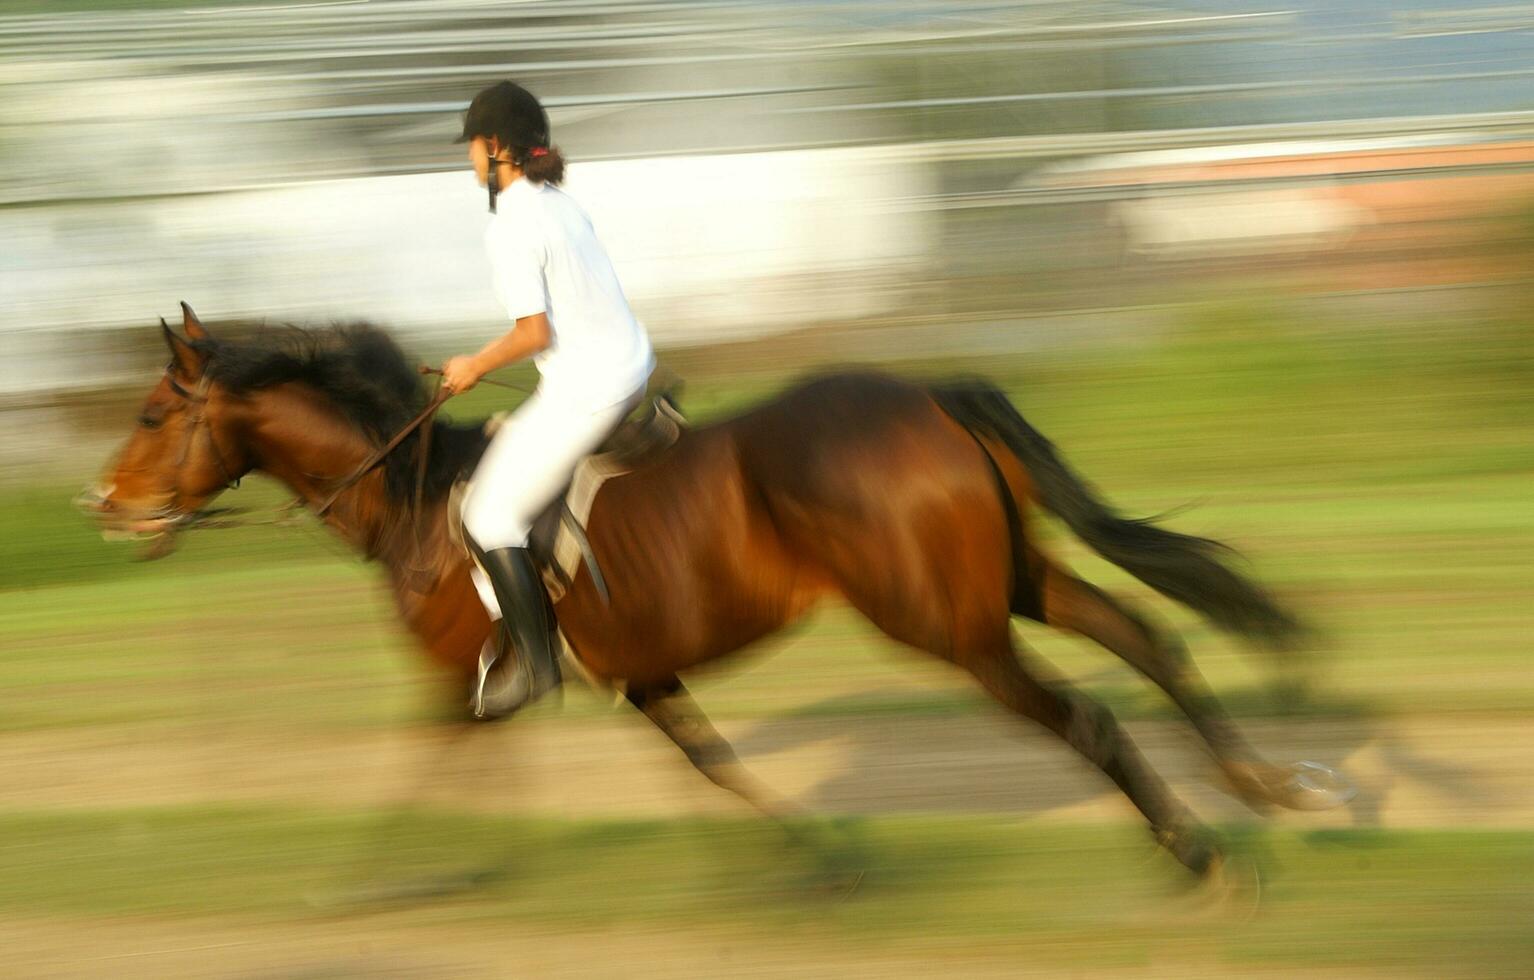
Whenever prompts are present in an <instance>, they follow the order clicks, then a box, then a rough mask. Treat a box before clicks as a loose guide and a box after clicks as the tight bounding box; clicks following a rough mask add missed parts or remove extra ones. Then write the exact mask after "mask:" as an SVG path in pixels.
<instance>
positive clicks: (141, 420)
mask: <svg viewBox="0 0 1534 980" xmlns="http://www.w3.org/2000/svg"><path fill="white" fill-rule="evenodd" d="M164 421H165V420H164V419H157V418H155V417H154V416H152V415H140V416H139V417H138V424H139V425H141V426H143V427H144V428H146V429H158V428H159V427H160V426H161V425H162V424H163V423H164Z"/></svg>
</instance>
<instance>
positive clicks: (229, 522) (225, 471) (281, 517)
mask: <svg viewBox="0 0 1534 980" xmlns="http://www.w3.org/2000/svg"><path fill="white" fill-rule="evenodd" d="M210 360H211V358H210ZM421 373H422V374H436V375H440V374H441V372H440V371H438V370H436V369H434V368H426V367H423V368H421ZM484 381H485V382H486V383H488V384H492V385H495V386H497V387H502V388H509V389H512V390H517V391H525V390H526V389H525V388H523V387H522V386H521V385H515V384H507V383H505V382H500V381H492V380H490V379H488V378H487V379H484ZM165 382H166V384H168V385H169V386H170V389H171V391H173V392H175V393H176V394H177V395H179V396H181V397H182V398H184V399H186V401H187V402H188V404H190V405H191V406H193V408H192V414H191V416H190V424H189V425H188V426H187V431H186V438H185V439H184V440H183V441H182V443H181V451H180V453H179V455H178V456H177V458H176V497H177V498H178V499H179V497H180V496H181V470H182V469H183V468H184V467H185V466H186V462H187V459H188V458H190V456H191V452H192V443H193V442H194V441H195V440H196V438H197V432H198V430H200V429H204V428H206V430H207V437H208V450H209V452H210V453H211V454H212V456H213V462H214V464H215V465H216V466H217V467H218V471H219V475H220V476H222V477H223V479H224V485H223V487H222V488H220V491H222V490H230V489H234V488H236V487H238V486H239V485H240V477H239V476H238V475H236V474H235V473H234V470H233V469H232V468H231V467H230V466H229V464H228V463H227V462H225V457H224V454H223V453H222V452H220V451H219V448H218V440H217V439H215V438H214V436H213V425H212V423H211V422H209V421H208V413H207V404H208V402H209V400H210V399H209V397H208V389H209V388H210V387H211V386H212V379H211V378H210V376H209V372H208V370H207V365H206V364H204V366H203V371H202V374H201V376H200V377H199V378H198V379H197V384H196V386H195V388H194V389H190V390H189V389H188V388H187V387H186V386H185V385H184V384H182V383H181V382H180V381H178V380H177V379H176V363H175V362H174V361H172V362H171V363H170V364H168V365H166V367H165ZM451 397H452V392H449V391H447V390H445V389H443V388H442V387H441V384H440V378H439V382H438V386H437V388H436V390H435V391H434V392H433V394H432V398H431V400H430V401H429V402H428V403H427V405H426V407H425V408H423V409H422V410H421V412H420V413H419V414H417V415H416V416H415V417H414V418H412V419H411V420H410V421H409V422H406V423H405V424H404V426H403V427H401V428H400V430H399V431H398V432H397V433H395V434H394V436H393V438H391V439H390V440H389V441H388V442H386V443H384V445H382V446H381V447H379V448H378V449H377V450H376V451H374V452H373V453H372V454H371V455H370V456H368V458H367V459H365V460H363V461H362V463H361V464H360V465H359V466H358V467H357V468H356V469H355V470H353V471H352V472H351V474H350V475H348V476H346V477H343V478H341V480H340V482H339V483H337V484H336V485H335V486H334V487H333V488H331V491H330V493H329V494H328V495H327V496H326V497H325V498H324V500H322V501H320V502H319V503H318V504H314V505H311V504H310V503H309V501H308V500H306V499H304V497H303V496H298V497H295V498H294V499H293V500H291V501H289V502H288V503H286V504H284V505H282V506H281V507H279V508H277V511H276V513H275V515H274V517H273V518H270V519H268V520H264V521H262V520H252V519H249V518H246V519H243V520H242V519H239V515H242V514H244V513H245V512H244V511H243V510H242V509H240V508H218V509H199V510H196V511H183V510H181V509H180V508H179V507H174V506H173V507H172V508H171V514H170V515H169V516H170V519H171V522H172V523H171V526H170V527H169V528H168V529H167V532H166V533H165V534H164V535H163V537H162V539H161V541H160V543H159V544H158V545H157V546H156V547H155V548H154V549H152V553H151V557H158V556H159V555H160V554H164V553H167V552H168V551H169V550H170V549H171V548H172V547H173V545H172V544H171V542H170V538H171V537H173V532H176V531H180V530H182V529H184V528H192V527H239V526H243V525H250V524H260V523H275V524H287V523H291V522H292V519H293V516H294V515H295V514H296V513H297V512H299V511H303V510H308V511H309V512H310V513H312V514H313V515H314V516H315V517H318V518H322V519H323V518H324V517H325V516H326V515H327V514H328V513H329V511H330V509H331V507H332V506H334V504H335V503H336V501H337V500H338V499H339V498H340V496H341V495H342V494H343V493H345V492H346V491H347V490H349V489H351V488H352V487H353V486H355V485H356V483H357V482H358V481H359V480H361V479H362V478H363V477H364V476H367V475H368V474H369V473H371V472H372V471H373V470H375V469H377V468H378V467H379V466H380V465H382V464H383V462H384V460H385V459H387V458H388V456H389V454H390V453H392V452H393V451H394V450H395V449H396V448H398V446H399V444H400V443H402V442H404V441H405V438H406V437H407V436H409V435H410V433H412V432H414V431H415V430H416V429H418V428H420V427H421V425H422V423H427V424H426V428H425V429H424V430H422V436H421V439H420V445H419V449H418V455H419V466H418V472H417V474H416V485H415V495H414V500H413V508H412V510H413V512H414V513H415V514H417V515H419V514H420V512H421V504H422V497H423V495H424V491H425V481H426V466H427V459H428V457H429V455H430V452H431V443H430V438H431V425H430V421H431V420H432V419H433V418H434V417H435V416H436V414H437V410H438V409H440V408H441V407H442V406H443V404H444V403H446V402H447V400H448V399H449V398H451ZM414 523H415V522H414V521H412V524H414ZM420 551H421V544H420V541H419V539H418V540H417V541H416V553H417V554H418V555H419V554H420Z"/></svg>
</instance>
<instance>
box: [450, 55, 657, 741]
mask: <svg viewBox="0 0 1534 980" xmlns="http://www.w3.org/2000/svg"><path fill="white" fill-rule="evenodd" d="M458 142H460V143H462V142H467V143H468V144H469V160H470V161H471V162H472V163H473V164H474V172H475V174H476V176H477V177H478V178H479V182H480V183H481V184H482V185H484V186H485V187H487V188H488V189H489V193H490V211H491V213H492V214H493V215H494V216H493V217H492V218H491V219H490V226H489V228H488V229H487V230H486V232H485V247H486V250H487V251H488V252H489V255H490V265H491V274H492V284H493V286H494V288H495V293H496V296H497V297H498V298H499V300H500V302H501V304H502V305H503V306H504V307H505V308H506V314H507V316H508V317H510V319H511V320H512V321H513V323H514V326H513V327H512V329H511V330H510V331H508V332H507V333H505V334H504V335H502V336H500V337H497V338H496V339H494V340H492V341H490V342H489V343H487V344H486V345H485V346H484V347H483V348H482V349H481V350H479V352H478V353H474V354H466V355H462V356H459V357H454V358H452V359H451V360H449V361H448V362H447V363H446V364H444V365H443V366H442V384H443V387H444V388H446V389H447V390H448V391H450V392H453V393H459V392H464V391H468V390H469V389H470V388H472V387H474V385H475V384H476V383H478V381H479V379H480V378H482V377H483V376H484V375H486V374H488V373H489V372H491V371H494V370H496V369H497V368H501V367H504V366H506V365H508V364H511V363H513V362H516V361H521V360H524V359H526V358H532V359H533V360H534V362H535V363H536V364H537V366H538V371H539V375H540V381H539V384H538V388H537V391H535V392H534V393H533V395H532V396H531V397H530V398H528V400H527V401H526V402H524V403H523V404H522V406H521V407H520V408H518V409H517V411H516V412H515V413H514V414H513V415H512V416H511V417H510V418H509V419H508V420H507V421H506V423H505V424H504V425H502V426H501V427H500V429H499V430H498V431H497V432H496V434H495V437H494V439H493V440H492V441H491V443H490V446H489V448H488V449H486V450H485V455H484V457H483V459H482V460H481V461H480V464H479V467H478V469H476V470H475V471H474V476H473V478H472V480H471V481H470V485H469V490H468V493H467V495H466V496H465V498H464V502H463V508H462V517H463V528H464V531H465V536H466V537H468V538H469V539H470V540H471V548H472V550H473V551H474V555H475V558H476V560H477V563H478V568H477V569H476V570H475V571H476V575H475V584H476V585H477V586H478V587H479V590H480V596H481V598H482V599H484V601H485V606H486V608H487V609H488V610H489V611H490V614H491V618H492V619H494V618H496V617H497V616H503V618H502V629H503V630H504V634H503V635H502V637H501V639H503V640H506V641H509V644H510V646H511V648H512V649H513V650H514V651H515V658H516V668H517V670H516V676H515V677H513V678H511V679H510V681H509V683H504V682H503V681H504V680H505V679H500V680H497V681H495V682H494V683H493V684H487V680H488V679H489V678H490V677H491V676H492V675H493V674H499V673H501V672H504V671H506V670H508V669H510V665H509V664H508V663H506V662H505V661H506V658H505V657H504V656H497V657H496V658H495V659H494V660H493V661H489V660H487V661H483V662H482V663H481V669H480V672H479V679H478V682H477V685H476V688H475V692H474V708H475V711H476V713H478V714H480V715H482V716H483V715H490V714H494V715H504V714H508V713H510V712H512V711H515V710H516V709H517V708H519V707H521V706H522V705H523V704H526V703H527V702H529V701H531V700H533V699H535V698H537V697H539V696H540V695H542V694H544V693H545V692H547V691H548V690H550V689H552V688H553V687H555V686H557V685H558V684H559V668H558V662H557V660H556V659H555V654H554V650H553V617H552V614H551V610H550V609H549V606H548V600H547V596H546V594H545V592H544V591H543V584H542V580H541V578H540V576H539V573H538V571H537V569H536V567H535V566H534V563H533V560H532V558H531V556H530V555H529V554H528V550H527V547H528V534H529V532H530V531H531V529H532V525H533V521H534V519H535V518H537V516H538V514H539V513H540V512H541V511H542V510H543V508H545V507H546V506H548V504H549V503H550V502H551V501H553V500H554V499H555V497H556V496H557V495H558V493H559V492H560V490H561V489H563V488H564V486H565V485H566V484H568V483H569V481H570V477H571V474H572V473H573V472H574V470H575V467H576V464H577V463H579V461H580V460H581V458H582V457H584V456H586V455H587V454H589V453H591V452H592V451H593V450H595V449H596V447H597V446H598V444H599V443H601V442H602V440H603V439H604V438H606V436H607V435H608V434H609V433H610V432H611V431H612V430H613V429H614V428H615V427H616V426H617V424H618V423H619V422H620V421H622V419H623V417H624V416H625V415H627V414H628V412H629V411H630V410H631V409H632V408H633V407H634V406H635V405H636V404H638V402H639V400H640V399H641V398H642V397H643V394H644V389H645V385H646V382H647V381H648V379H649V376H650V372H651V371H652V369H653V368H654V366H655V357H654V353H653V352H652V350H651V348H650V338H649V336H648V335H647V334H646V333H645V330H644V327H643V326H641V325H640V323H639V321H638V320H637V319H635V317H634V314H633V313H632V312H631V311H630V310H629V305H628V301H627V300H626V299H625V298H624V295H623V289H622V287H621V286H620V285H619V283H618V277H617V275H616V273H614V271H613V266H612V263H611V262H610V261H609V260H608V257H607V252H606V251H605V250H604V249H603V248H602V245H601V243H600V242H599V241H597V237H596V234H595V233H594V232H593V231H592V227H591V220H590V219H589V218H588V217H587V216H586V213H585V212H584V211H583V210H581V207H580V205H578V204H577V203H576V202H575V201H574V199H572V198H571V197H570V196H569V195H567V194H565V193H564V192H563V191H561V190H560V189H559V187H558V185H559V184H560V182H561V181H562V180H563V178H564V175H565V161H564V157H563V156H562V155H561V154H560V152H559V148H558V147H556V146H552V145H551V144H550V141H549V118H548V115H547V114H546V113H545V112H544V110H543V107H542V106H541V105H540V104H539V102H538V100H537V98H535V97H534V96H533V94H532V93H531V92H529V91H527V90H526V89H524V88H522V87H521V86H520V85H517V84H515V83H513V82H509V81H505V82H498V83H496V84H495V85H492V86H490V87H489V88H487V89H485V90H484V91H482V92H480V93H479V94H478V95H476V96H475V97H474V101H473V102H471V103H470V104H469V111H468V113H467V115H466V116H465V117H464V123H463V135H462V136H461V137H460V138H459V140H458ZM487 579H488V583H487V581H486V580H487ZM487 584H488V586H489V587H488V588H487V587H486V586H487ZM497 649H498V650H500V649H504V645H498V646H497ZM492 687H495V688H507V687H509V688H510V691H509V693H508V692H507V691H505V690H501V691H500V692H499V693H498V694H496V695H495V696H493V697H492V696H490V695H488V694H487V690H489V689H490V688H492ZM492 700H493V701H495V702H497V703H493V704H492V703H488V702H489V701H492Z"/></svg>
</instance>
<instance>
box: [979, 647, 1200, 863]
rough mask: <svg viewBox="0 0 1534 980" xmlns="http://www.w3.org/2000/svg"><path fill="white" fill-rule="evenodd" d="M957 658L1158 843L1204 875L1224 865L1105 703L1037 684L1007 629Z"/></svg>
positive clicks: (1056, 686) (1056, 685) (1058, 685)
mask: <svg viewBox="0 0 1534 980" xmlns="http://www.w3.org/2000/svg"><path fill="white" fill-rule="evenodd" d="M958 663H959V666H960V667H962V668H964V669H965V670H967V671H968V672H969V673H970V674H972V675H973V676H974V677H975V679H976V680H977V681H979V682H980V686H981V687H982V688H984V689H985V691H986V693H987V694H989V695H990V696H991V697H992V698H994V699H995V700H996V701H997V702H998V703H1000V704H1001V705H1002V706H1003V707H1004V708H1006V709H1007V710H1009V711H1011V712H1013V713H1014V714H1016V715H1019V716H1021V717H1023V718H1027V719H1029V720H1031V721H1034V722H1037V723H1038V724H1040V725H1043V726H1044V727H1045V728H1047V729H1048V730H1049V731H1051V732H1053V733H1054V734H1056V735H1058V736H1059V737H1060V738H1061V739H1063V740H1064V741H1065V742H1066V744H1068V745H1069V746H1070V747H1071V748H1073V749H1075V750H1076V751H1077V752H1078V753H1079V754H1080V755H1081V756H1082V757H1083V758H1085V759H1086V760H1087V761H1088V762H1090V763H1092V764H1093V765H1094V766H1096V767H1097V768H1098V769H1099V770H1101V771H1102V773H1103V774H1104V775H1105V776H1107V777H1108V778H1109V779H1111V780H1113V782H1114V784H1115V785H1116V786H1118V788H1119V789H1120V790H1121V791H1122V792H1123V793H1124V795H1125V796H1127V797H1129V801H1130V802H1131V803H1133V804H1134V805H1135V807H1136V808H1138V809H1139V811H1140V812H1141V813H1142V814H1144V815H1145V819H1146V820H1147V821H1149V823H1150V826H1151V830H1152V832H1153V833H1154V834H1155V836H1156V840H1157V841H1158V842H1159V843H1160V844H1161V845H1162V846H1163V847H1165V848H1166V849H1167V850H1168V851H1170V852H1171V853H1172V856H1173V857H1175V858H1177V860H1178V861H1180V862H1181V863H1182V864H1183V865H1184V866H1185V867H1187V868H1188V870H1190V871H1192V872H1194V873H1195V874H1199V875H1207V874H1210V873H1212V872H1213V871H1214V870H1215V869H1216V868H1217V867H1218V866H1219V864H1220V863H1221V854H1220V851H1219V848H1218V845H1217V844H1216V843H1215V839H1214V834H1213V833H1212V832H1211V831H1209V830H1208V829H1207V828H1206V827H1204V826H1203V825H1202V824H1201V823H1200V822H1199V821H1198V819H1197V817H1195V816H1194V815H1193V814H1192V812H1191V811H1189V810H1188V808H1187V807H1186V806H1184V805H1183V804H1182V802H1181V801H1179V800H1178V799H1177V798H1176V796H1175V795H1173V793H1172V791H1171V789H1170V788H1169V787H1168V786H1167V785H1166V783H1165V782H1164V781H1162V779H1161V777H1160V776H1158V775H1157V774H1156V772H1155V771H1154V770H1153V769H1151V767H1150V764H1149V763H1148V762H1147V761H1146V759H1145V757H1144V756H1143V755H1141V754H1140V750H1139V748H1138V747H1136V746H1135V744H1134V742H1133V741H1132V740H1131V739H1130V738H1129V735H1128V734H1127V733H1126V732H1125V731H1124V730H1123V728H1122V727H1120V725H1119V723H1118V720H1117V719H1116V718H1114V716H1113V713H1112V712H1111V711H1109V710H1108V709H1107V708H1106V707H1104V706H1103V705H1101V704H1098V703H1097V702H1096V701H1093V700H1092V699H1091V698H1089V697H1087V696H1086V695H1084V694H1081V693H1080V692H1078V691H1076V690H1074V689H1073V688H1071V687H1070V686H1069V685H1066V684H1064V683H1053V684H1048V685H1046V684H1045V683H1043V682H1042V681H1040V680H1039V679H1038V678H1037V677H1035V676H1034V675H1033V674H1032V673H1031V672H1029V670H1028V669H1027V668H1026V667H1025V666H1024V664H1023V662H1022V661H1021V659H1020V657H1019V654H1018V652H1017V651H1015V650H1014V649H1013V647H1012V643H1011V639H1010V635H1009V634H1008V633H1007V632H1006V631H1004V633H1003V636H1002V638H1001V639H1000V640H999V641H997V642H995V643H993V644H992V645H991V646H990V648H989V649H985V650H982V651H980V652H979V653H978V655H972V656H963V657H960V658H958Z"/></svg>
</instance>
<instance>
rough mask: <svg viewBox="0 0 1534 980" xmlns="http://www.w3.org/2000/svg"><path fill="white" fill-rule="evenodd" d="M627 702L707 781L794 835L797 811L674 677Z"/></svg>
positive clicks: (632, 692)
mask: <svg viewBox="0 0 1534 980" xmlns="http://www.w3.org/2000/svg"><path fill="white" fill-rule="evenodd" d="M626 696H627V698H628V701H629V703H630V704H632V705H633V706H634V707H636V708H638V709H639V710H640V711H641V712H643V713H644V716H645V717H646V718H648V719H650V721H651V722H652V723H653V724H654V725H655V727H656V728H659V729H660V730H661V731H662V732H664V733H665V734H666V737H667V738H669V739H671V741H672V742H674V743H676V747H677V748H679V749H681V750H682V753H683V754H684V755H686V756H687V761H688V762H691V763H692V764H693V768H695V769H697V770H698V771H699V772H701V773H702V774H703V775H705V776H707V777H708V778H709V780H710V781H711V782H712V783H713V784H714V785H715V786H718V787H721V788H722V789H727V790H729V791H730V792H731V793H734V794H735V795H736V796H738V797H740V798H741V799H742V800H745V801H746V802H747V803H749V804H751V805H752V806H753V807H755V808H756V809H757V810H758V811H760V812H761V813H763V814H765V815H766V816H767V817H769V818H770V819H772V820H773V821H775V822H776V823H778V824H779V825H780V826H781V827H783V828H784V830H785V831H786V832H788V833H789V836H790V837H794V836H795V835H794V834H793V831H792V829H791V827H790V824H789V821H790V820H791V819H793V818H795V817H797V816H799V815H800V811H799V809H798V808H797V807H795V806H794V805H793V804H792V803H789V802H788V801H787V800H784V799H783V798H782V797H780V796H778V795H777V794H775V793H773V792H772V791H771V790H769V789H767V788H766V787H765V786H763V785H762V784H761V783H760V782H758V781H757V780H756V779H755V778H754V777H753V776H751V774H750V773H748V772H746V769H745V767H744V766H742V765H741V764H740V760H739V759H738V758H737V757H736V755H735V750H734V749H733V748H731V747H730V743H729V742H726V741H725V740H724V737H723V736H722V735H720V734H719V732H718V731H716V730H715V729H714V726H713V725H712V724H711V723H710V722H709V720H708V718H707V717H706V716H705V715H704V714H703V712H702V711H701V710H700V709H699V708H698V704H697V702H695V701H694V700H693V699H692V695H690V694H688V693H687V688H685V687H683V686H682V682H681V680H679V679H678V678H676V677H671V678H668V679H667V680H665V681H663V682H661V683H659V684H652V685H649V686H647V687H641V688H631V689H630V690H629V691H628V692H627V694H626Z"/></svg>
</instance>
